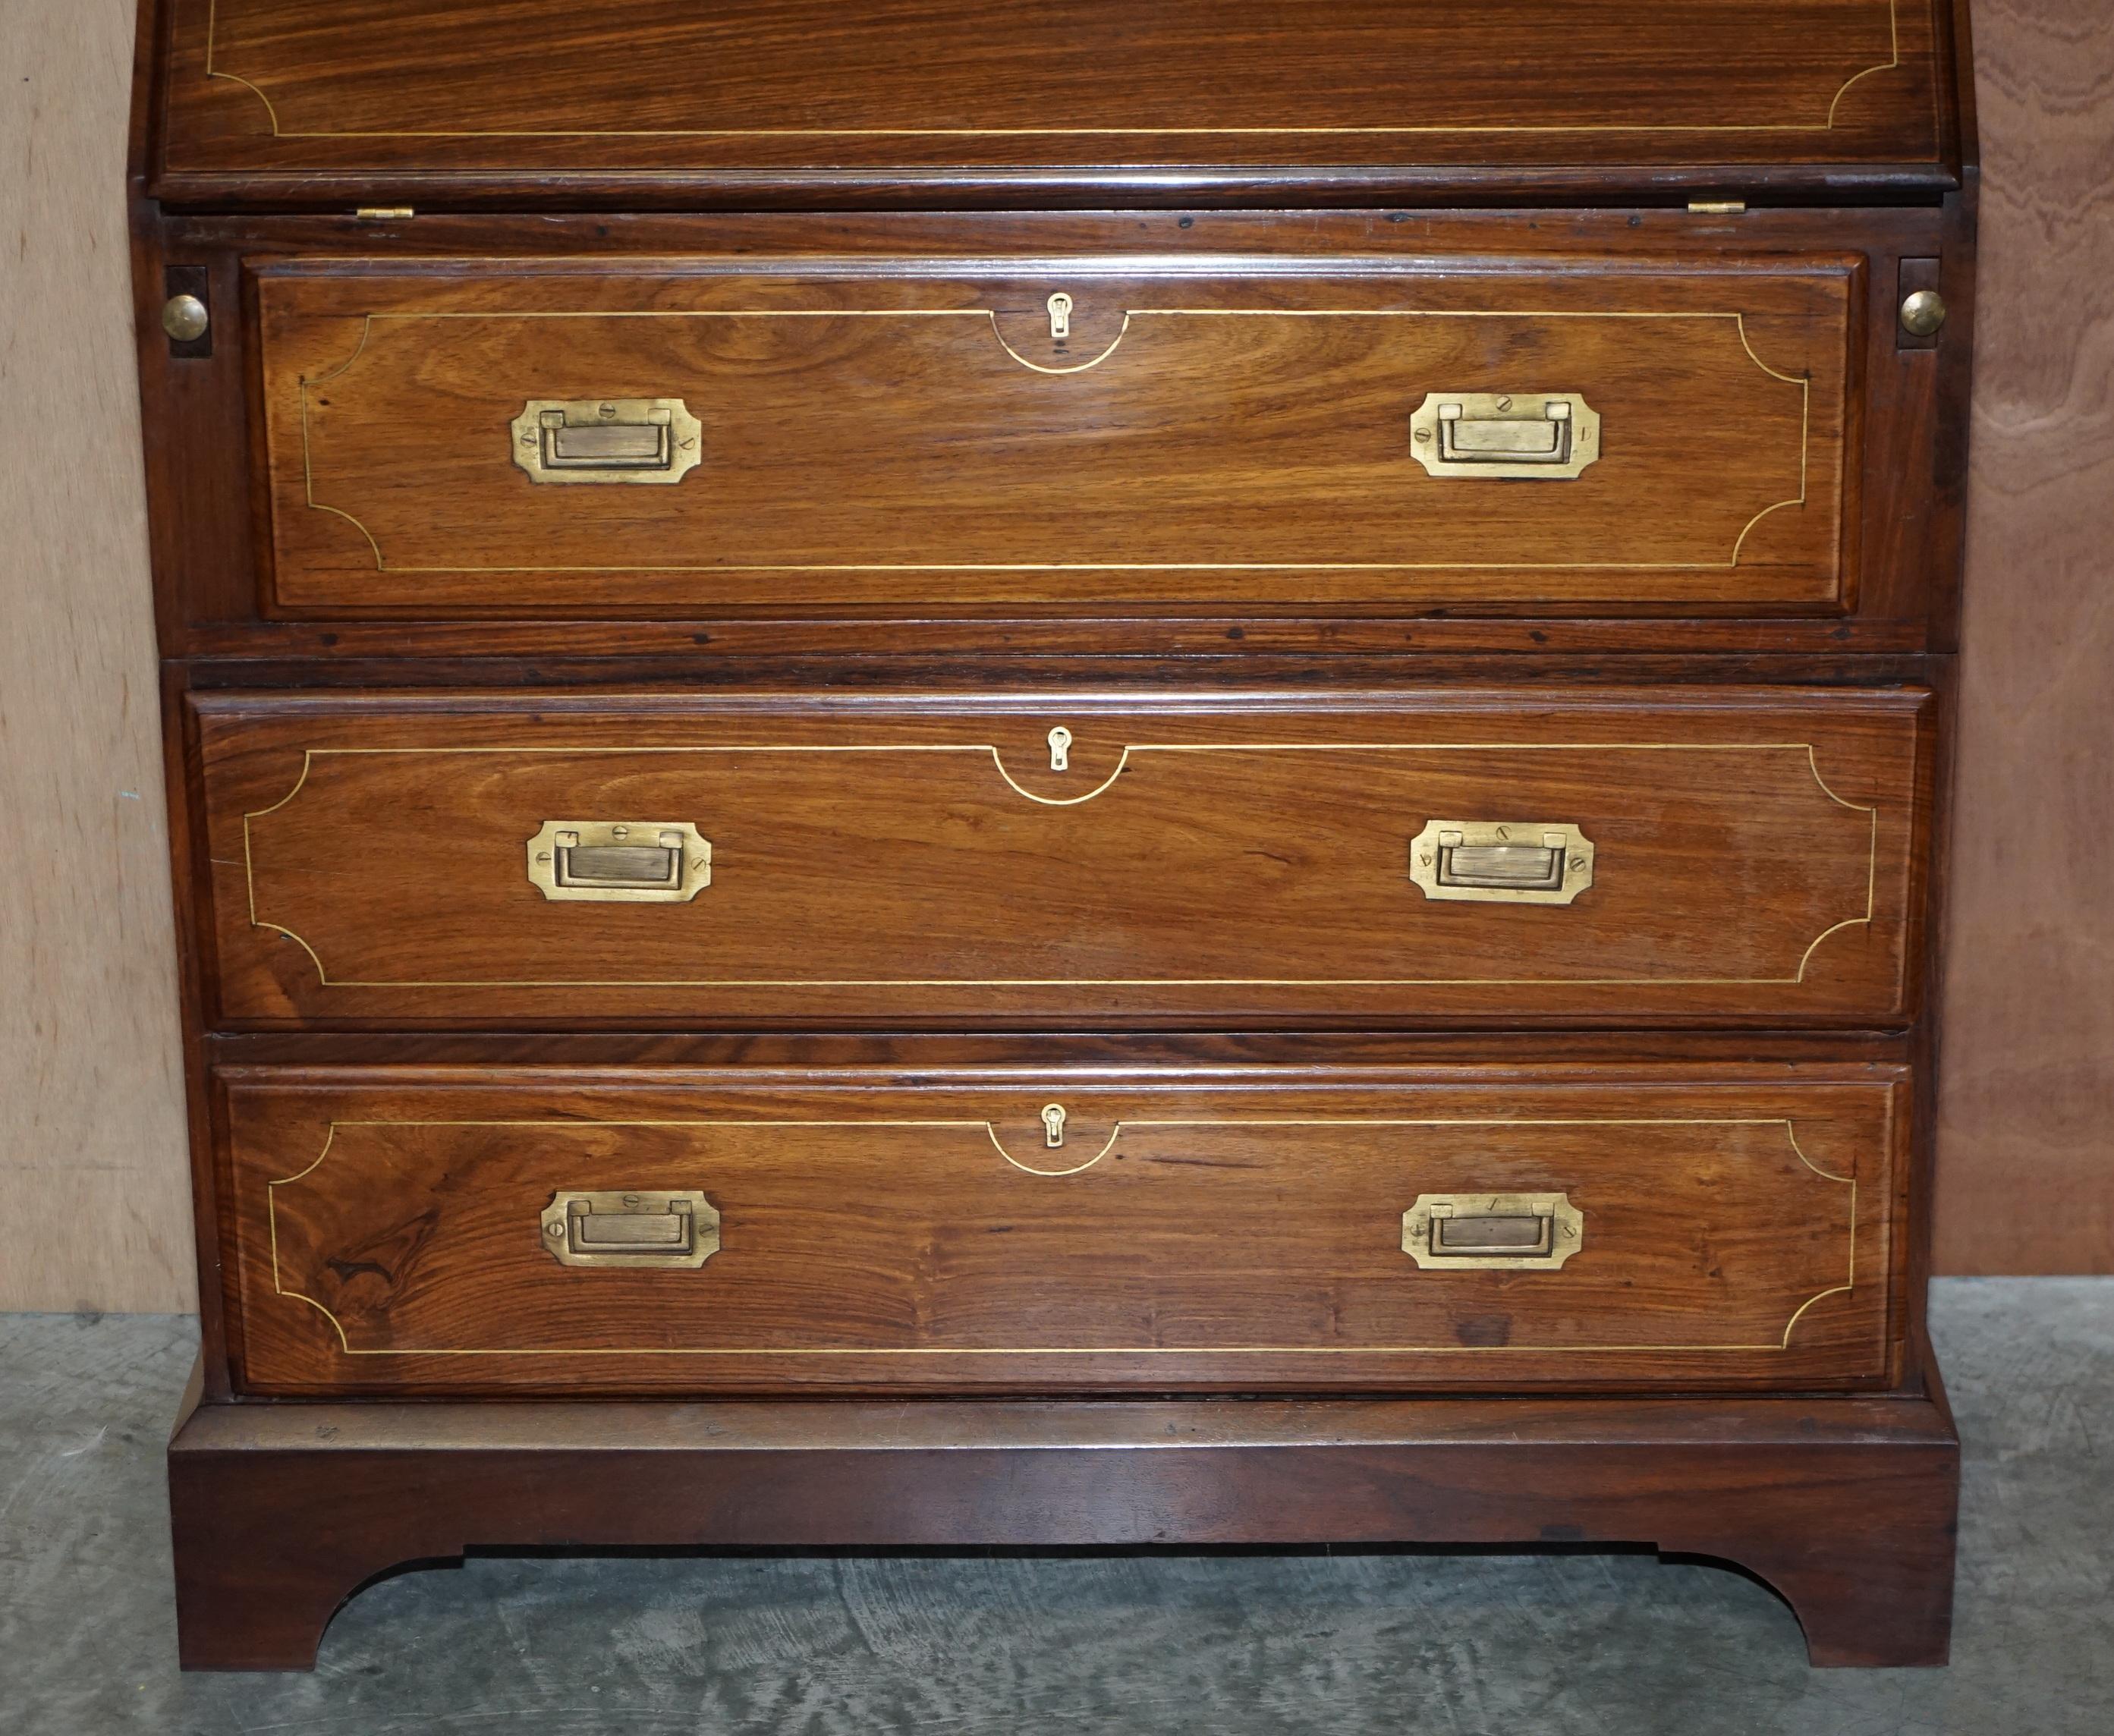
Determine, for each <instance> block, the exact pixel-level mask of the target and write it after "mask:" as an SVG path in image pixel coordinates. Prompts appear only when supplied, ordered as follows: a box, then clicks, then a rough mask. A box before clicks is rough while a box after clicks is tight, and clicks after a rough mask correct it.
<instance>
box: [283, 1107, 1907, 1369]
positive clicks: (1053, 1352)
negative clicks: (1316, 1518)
mask: <svg viewBox="0 0 2114 1736" xmlns="http://www.w3.org/2000/svg"><path fill="white" fill-rule="evenodd" d="M1889 1114H1890V1117H1891V1111H1890V1112H1889ZM340 1127H533V1128H539V1129H542V1130H546V1131H549V1130H551V1129H556V1130H559V1131H565V1132H572V1133H593V1132H595V1131H600V1130H602V1129H606V1128H619V1127H654V1128H736V1129H744V1130H750V1129H757V1128H776V1129H784V1128H788V1127H792V1128H799V1129H803V1130H804V1129H814V1128H831V1129H858V1130H867V1129H872V1128H896V1129H953V1130H960V1129H968V1128H977V1127H981V1128H982V1129H983V1130H984V1131H985V1132H986V1134H987V1135H989V1137H990V1139H991V1144H993V1145H994V1146H995V1147H996V1149H997V1150H998V1153H999V1155H1000V1156H1001V1157H1003V1158H1005V1160H1006V1161H1007V1162H1008V1163H1011V1164H1013V1165H1014V1167H1015V1168H1016V1169H1023V1170H1026V1172H1027V1173H1028V1174H1030V1175H1037V1176H1053V1177H1062V1176H1070V1175H1076V1174H1078V1173H1080V1172H1082V1171H1084V1170H1086V1169H1090V1168H1091V1167H1093V1165H1094V1164H1095V1163H1099V1162H1100V1159H1101V1158H1103V1157H1105V1156H1107V1154H1108V1153H1109V1152H1110V1150H1112V1149H1114V1146H1115V1144H1116V1141H1117V1140H1119V1139H1120V1138H1121V1137H1122V1135H1123V1131H1124V1130H1125V1129H1126V1128H1142V1127H1155V1128H1200V1127H1203V1128H1210V1127H1219V1128H1223V1127H1781V1128H1782V1129H1783V1131H1784V1137H1785V1139H1786V1140H1787V1141H1788V1142H1789V1143H1790V1145H1791V1150H1792V1152H1793V1154H1796V1157H1797V1158H1798V1160H1799V1162H1800V1163H1802V1164H1804V1165H1805V1167H1806V1168H1807V1169H1809V1170H1811V1171H1812V1172H1813V1173H1814V1175H1815V1176H1819V1177H1820V1178H1821V1179H1822V1180H1823V1181H1833V1182H1837V1183H1838V1184H1840V1185H1842V1186H1846V1187H1847V1188H1848V1189H1849V1190H1850V1201H1849V1212H1850V1217H1849V1224H1848V1227H1847V1229H1846V1238H1847V1241H1848V1245H1849V1263H1848V1269H1847V1272H1846V1276H1845V1277H1844V1280H1843V1281H1842V1283H1840V1284H1837V1285H1833V1286H1830V1287H1828V1289H1826V1290H1823V1291H1819V1292H1817V1293H1816V1294H1814V1295H1812V1296H1810V1297H1808V1298H1807V1299H1806V1300H1805V1301H1804V1302H1803V1303H1801V1304H1800V1305H1799V1307H1798V1308H1797V1309H1796V1310H1795V1311H1794V1312H1793V1313H1792V1314H1791V1318H1790V1319H1789V1320H1787V1322H1786V1323H1784V1329H1783V1332H1782V1336H1780V1337H1779V1338H1778V1340H1777V1341H1776V1342H1774V1343H1773V1344H1772V1343H1769V1342H1766V1341H1764V1342H1762V1343H1759V1344H1641V1345H1638V1344H1587V1345H1524V1344H1503V1345H1460V1344H1450V1345H1128V1346H1126V1345H1114V1346H1102V1345H978V1346H955V1345H934V1346H931V1347H904V1346H894V1347H890V1346H881V1347H878V1348H869V1347H864V1346H807V1347H794V1348H789V1349H780V1348H775V1347H774V1348H769V1349H756V1348H730V1349H715V1348H712V1347H711V1346H678V1347H674V1348H669V1347H659V1346H647V1347H642V1348H638V1349H617V1350H599V1349H596V1350H576V1349H568V1348H554V1349H539V1350H400V1349H391V1350H365V1349H355V1348H354V1346H353V1345H352V1342H351V1341H350V1337H349V1336H347V1334H346V1332H345V1326H344V1323H343V1322H341V1320H339V1318H337V1316H336V1314H335V1313H332V1311H331V1310H330V1309H328V1308H327V1307H326V1306H324V1304H322V1303H321V1302H318V1300H316V1299H315V1298H314V1297H313V1296H310V1295H304V1293H303V1292H301V1291H294V1290H288V1289H286V1287H285V1285H284V1282H283V1281H282V1279H281V1273H280V1270H279V1220H278V1196H277V1193H276V1192H275V1191H274V1190H277V1189H278V1188H281V1187H287V1186H292V1185H293V1184H294V1183H295V1182H297V1181H302V1180H304V1178H305V1177H307V1176H309V1175H311V1174H313V1172H315V1170H316V1169H317V1168H318V1167H319V1166H320V1165H321V1164H322V1163H323V1159H324V1158H327V1157H328V1156H329V1155H330V1153H331V1149H332V1146H333V1144H335V1143H336V1139H337V1130H338V1129H339V1128H340ZM264 1200H265V1215H266V1218H267V1222H268V1231H269V1234H268V1240H269V1244H270V1247H271V1250H272V1292H273V1294H274V1295H280V1296H284V1297H286V1298H287V1299H288V1300H291V1301H296V1302H305V1303H306V1304H308V1305H309V1307H311V1308H313V1309H315V1310H316V1312H317V1313H320V1314H321V1315H323V1318H325V1319H326V1320H327V1321H329V1322H330V1323H331V1325H332V1328H333V1329H334V1330H335V1331H336V1334H337V1339H338V1345H339V1348H340V1350H341V1351H342V1352H343V1354H344V1355H347V1356H606V1357H630V1356H788V1357H790V1356H883V1357H887V1356H1192V1357H1210V1356H1444V1355H1488V1354H1491V1353H1494V1352H1495V1353H1502V1352H1506V1351H1513V1352H1521V1353H1526V1354H1530V1355H1543V1356H1568V1355H1593V1354H1608V1353H1618V1354H1630V1353H1636V1354H1647V1353H1655V1354H1666V1355H1682V1354H1695V1353H1699V1352H1700V1353H1721V1352H1732V1351H1739V1352H1755V1351H1785V1350H1789V1349H1790V1348H1791V1334H1792V1332H1794V1331H1795V1330H1796V1327H1797V1325H1798V1323H1799V1322H1800V1320H1801V1319H1802V1318H1804V1317H1805V1313H1806V1312H1807V1310H1809V1309H1811V1308H1812V1307H1814V1304H1817V1303H1819V1302H1823V1301H1825V1300H1827V1299H1828V1297H1830V1296H1837V1295H1847V1294H1849V1293H1850V1292H1851V1291H1853V1290H1854V1289H1855V1286H1856V1278H1857V1267H1856V1261H1857V1225H1858V1217H1857V1209H1858V1207H1857V1183H1856V1181H1855V1178H1854V1177H1852V1176H1837V1175H1834V1174H1832V1173H1830V1172H1828V1171H1827V1170H1823V1169H1822V1168H1820V1167H1819V1166H1817V1165H1816V1164H1814V1163H1813V1161H1812V1160H1811V1159H1810V1158H1808V1157H1807V1156H1806V1155H1805V1152H1804V1151H1803V1150H1802V1149H1801V1148H1800V1146H1799V1143H1798V1138H1797V1135H1796V1131H1794V1128H1793V1124H1792V1120H1791V1117H1788V1116H1729V1117H1705V1116H1694V1117H1690V1116H1668V1117H1652V1116H1637V1117H1590V1116H1581V1117H1494V1116H1489V1117H1414V1118H1410V1117H1403V1118H1396V1117H1366V1116H1352V1117H1312V1118H1305V1117H1292V1118H1278V1117H1252V1118H1250V1117H1239V1118H1224V1119H1177V1120H1165V1121H1162V1120H1137V1119H1133V1120H1119V1121H1117V1122H1115V1123H1114V1128H1113V1131H1111V1132H1110V1135H1109V1140H1108V1144H1106V1145H1105V1146H1104V1147H1103V1148H1102V1149H1101V1152H1100V1154H1099V1155H1098V1156H1096V1158H1093V1159H1092V1160H1091V1162H1090V1163H1084V1164H1081V1165H1079V1166H1078V1168H1077V1169H1073V1170H1055V1171H1047V1170H1027V1167H1026V1166H1025V1165H1023V1164H1021V1163H1018V1161H1017V1160H1016V1159H1015V1158H1014V1157H1013V1156H1012V1155H1011V1154H1009V1152H1008V1151H1007V1150H1006V1149H1005V1147H1004V1144H1003V1143H1002V1142H1001V1141H1000V1139H999V1137H998V1129H997V1128H996V1126H995V1125H994V1124H993V1123H992V1122H990V1121H989V1120H988V1119H986V1120H982V1121H977V1120H975V1119H972V1118H964V1119H959V1120H958V1119H951V1118H942V1119H932V1120H916V1121H887V1120H854V1121H834V1120H831V1121H787V1120H777V1121H716V1120H675V1121H661V1120H652V1121H646V1120H641V1121H597V1122H574V1121H565V1122H552V1121H461V1122H445V1121H442V1122H428V1121H396V1120H376V1121H345V1122H340V1121H336V1120H333V1121H332V1122H331V1124H330V1126H329V1129H328V1131H327V1133H326V1134H325V1135H324V1139H323V1149H322V1150H321V1151H319V1152H318V1153H317V1154H316V1157H315V1159H314V1161H313V1162H312V1163H309V1166H308V1167H306V1168H305V1169H303V1170H301V1171H300V1172H298V1173H297V1174H295V1175H292V1176H285V1177H283V1178H281V1180H279V1181H268V1182H267V1183H266V1184H265V1191H264Z"/></svg>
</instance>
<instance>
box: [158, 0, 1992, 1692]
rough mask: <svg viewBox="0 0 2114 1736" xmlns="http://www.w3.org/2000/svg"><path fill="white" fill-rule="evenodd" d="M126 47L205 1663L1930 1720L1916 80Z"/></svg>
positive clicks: (190, 1442)
mask: <svg viewBox="0 0 2114 1736" xmlns="http://www.w3.org/2000/svg"><path fill="white" fill-rule="evenodd" d="M140 40H141V52H140V100H139V103H138V107H137V112H136V113H137V119H136V126H135V143H134V163H135V180H134V194H135V205H134V209H135V234H136V239H137V248H136V264H137V280H138V286H139V303H140V332H141V336H140V362H141V381H142V391H143V397H144V406H145V412H146V427H147V445H146V460H147V468H148V476H149V484H150V495H151V499H152V503H153V529H154V539H155V542H154V549H155V559H156V570H157V582H158V601H159V610H160V624H161V633H162V649H163V652H164V656H165V659H166V662H165V669H166V683H165V701H166V706H167V735H168V742H169V767H170V776H171V788H172V813H173V814H174V815H175V818H176V826H175V839H174V845H175V847H174V862H175V872H176V883H177V886H178V889H179V894H180V909H181V911H182V913H183V924H182V929H183V962H184V980H185V996H186V1019H187V1021H188V1029H189V1032H190V1051H189V1064H190V1078H191V1086H192V1092H191V1096H192V1105H193V1140H194V1169H195V1174H196V1177H197V1199H198V1205H199V1253H200V1262H201V1269H202V1272H203V1274H204V1284H203V1286H202V1287H203V1290H204V1314H205V1344H204V1354H203V1356H202V1359H201V1364H200V1371H199V1380H198V1382H197V1383H196V1389H195V1392H194V1399H193V1401H192V1403H191V1405H190V1406H189V1407H187V1412H186V1415H185V1419H184V1420H183V1422H182V1423H181V1426H180V1428H179V1431H178V1433H177V1435H176V1439H175V1441H174V1442H173V1444H172V1450H171V1478H172V1499H173V1505H174V1512H175V1523H176V1554H177V1578H178V1586H179V1610H180V1615H181V1632H182V1638H183V1645H184V1650H185V1659H186V1661H187V1662H189V1663H190V1664H192V1665H198V1666H205V1667H216V1666H217V1667H286V1666H287V1665H300V1664H304V1663H305V1662H307V1661H310V1660H312V1659H313V1656H314V1651H315V1647H316V1644H317V1642H318V1637H319V1635H320V1633H321V1630H322V1629H323V1624H325V1623H326V1622H327V1620H328V1618H329V1615H330V1614H331V1612H332V1609H333V1608H334V1607H335V1606H336V1603H337V1602H338V1601H341V1598H342V1597H344V1596H345V1595H346V1594H347V1593H348V1592H350V1590H351V1589H352V1588H354V1587H355V1586H356V1585H357V1584H358V1583H359V1582H361V1581H362V1580H363V1579H364V1578H367V1577H368V1576H369V1575H371V1574H373V1573H375V1572H377V1571H379V1570H380V1569H383V1568H386V1567H388V1566H390V1565H394V1564H395V1563H396V1562H398V1561H400V1560H410V1559H418V1558H426V1557H432V1556H446V1555H451V1554H459V1553H460V1551H462V1550H463V1549H464V1547H466V1546H474V1545H478V1544H495V1545H504V1544H529V1545H538V1544H570V1545H577V1544H588V1545H593V1544H606V1545H611V1546H618V1545H623V1546H633V1545H640V1544H656V1543H658V1544H666V1545H698V1544H730V1545H732V1544H740V1545H752V1544H764V1545H773V1544H776V1545H787V1546H810V1545H831V1546H859V1545H881V1544H935V1545H984V1544H996V1543H1011V1544H1027V1545H1035V1544H1050V1545H1058V1544H1065V1545H1069V1544H1095V1543H1102V1544H1113V1543H1126V1542H1140V1541H1156V1542H1288V1543H1302V1542H1303V1543H1318V1542H1334V1541H1357V1542H1385V1541H1397V1542H1434V1541H1437V1542H1445V1541H1453V1542H1474V1543H1488V1542H1519V1543H1528V1544H1531V1543H1533V1542H1538V1541H1544V1540H1548V1539H1552V1538H1553V1539H1562V1540H1567V1541H1591V1540H1605V1541H1608V1542H1631V1543H1635V1542H1645V1543H1650V1544H1656V1545H1658V1546H1659V1547H1661V1548H1663V1549H1666V1550H1669V1551H1689V1552H1697V1553H1704V1554H1712V1555H1717V1556H1722V1557H1725V1558H1727V1559H1729V1560H1735V1561H1737V1562H1740V1563H1742V1564H1744V1565H1747V1566H1749V1567H1750V1568H1752V1569H1754V1570H1755V1571H1756V1572H1758V1573H1759V1574H1763V1575H1764V1577H1766V1578H1769V1579H1770V1580H1771V1581H1772V1582H1773V1583H1775V1584H1777V1585H1778V1588H1780V1589H1782V1591H1783V1592H1784V1593H1785V1595H1786V1596H1787V1597H1789V1598H1790V1599H1791V1601H1792V1602H1793V1604H1794V1605H1795V1606H1796V1608H1797V1610H1798V1611H1799V1613H1800V1615H1801V1620H1803V1621H1804V1623H1805V1626H1806V1631H1807V1634H1808V1638H1809V1642H1810V1647H1811V1650H1812V1652H1813V1656H1814V1658H1815V1659H1816V1660H1817V1661H1823V1662H1866V1663H1914V1662H1929V1661H1939V1660H1942V1657H1943V1656H1944V1651H1945V1645H1946V1633H1947V1621H1948V1613H1949V1608H1950V1599H1951V1575H1952V1567H1951V1550H1952V1545H1951V1525H1952V1513H1953V1507H1954V1501H1955V1491H1956V1478H1957V1449H1956V1442H1955V1439H1954V1437H1953V1434H1952V1426H1951V1423H1950V1421H1949V1418H1948V1417H1947V1413H1946V1410H1945V1408H1944V1401H1943V1397H1942V1392H1941V1391H1940V1388H1939V1386H1938V1374H1937V1370H1936V1368H1935V1366H1934V1364H1933V1361H1932V1359H1931V1356H1930V1353H1929V1346H1928V1344H1927V1342H1926V1341H1925V1337H1924V1329H1923V1307H1922V1287H1923V1284H1924V1277H1925V1259H1926V1253H1925V1250H1926V1245H1927V1228H1926V1220H1927V1215H1928V1204H1929V1202H1928V1181H1929V1137H1930V1135H1929V1129H1930V1123H1931V1114H1930V1104H1931V1102H1932V1091H1933V1080H1932V1071H1931V1067H1932V1055H1933V1044H1932V1029H1931V1019H1930V1016H1929V1007H1930V1006H1931V1005H1932V1004H1933V999H1934V993H1933V991H1934V988H1935V982H1934V974H1935V971H1936V968H1937V963H1938V959H1937V953H1936V950H1935V948H1934V945H1933V939H1932V936H1933V919H1934V915H1935V910H1936V890H1937V884H1938V873H1939V866H1940V861H1941V856H1942V850H1941V843H1942V836H1943V832H1944V828H1945V825H1946V815H1945V810H1944V805H1943V793H1944V788H1945V782H1946V778H1945V772H1946V762H1947V721H1948V719H1949V716H1950V710H1951V702H1952V701H1951V696H1952V685H1953V675H1952V653H1953V651H1954V639H1955V619H1956V581H1955V574H1956V566H1957V560H1958V550H1959V541H1960V536H1959V532H1960V523H1959V519H1960V479H1961V474H1962V472H1963V468H1964V467H1963V443H1964V439H1965V384H1966V378H1967V368H1968V361H1969V350H1970V346H1969V334H1970V325H1971V314H1972V299H1973V298H1972V290H1973V235H1974V227H1973V216H1974V144H1973V134H1972V125H1971V114H1968V113H1965V112H1964V110H1963V104H1964V93H1965V90H1966V89H1967V83H1966V80H1965V75H1964V72H1963V70H1962V69H1963V68H1964V67H1965V65H1966V39H1965V13H1964V8H1958V9H1956V8H1955V7H1953V6H1952V5H1951V4H1949V3H1947V0H1815V3H1814V4H1813V5H1811V6H1809V7H1802V8H1799V9H1797V10H1796V12H1795V13H1792V14H1787V13H1786V12H1785V11H1783V9H1782V7H1775V6H1771V5H1767V4H1764V3H1762V0H1708V3H1705V4H1703V5H1700V6H1699V7H1691V8H1689V9H1687V11H1685V12H1684V13H1683V14H1682V18H1681V19H1680V20H1679V21H1675V20H1673V19H1671V18H1669V17H1668V16H1666V15H1665V14H1664V12H1663V9H1661V8H1658V7H1650V6H1647V5H1644V4H1642V3H1633V0H1601V3H1599V4H1598V5H1596V6H1594V7H1578V6H1575V5H1568V4H1559V3H1556V0H1512V3H1510V4H1508V5H1507V6H1504V7H1499V8H1497V9H1495V10H1491V9H1488V8H1486V9H1485V11H1482V12H1480V13H1477V14H1476V15H1475V16H1472V17H1467V16H1463V17H1454V16H1451V15H1446V14H1443V13H1436V12H1433V11H1429V10H1428V9H1421V8H1402V7H1397V6H1393V5H1383V4H1379V3H1374V4H1366V5H1349V6H1328V7H1323V6H1309V5H1301V4H1284V5H1276V6H1268V7H1251V8H1247V9H1244V10H1243V11H1242V12H1241V14H1240V16H1239V18H1238V20H1237V21H1231V22H1229V18H1228V15H1227V14H1226V12H1225V10H1224V8H1220V7H1210V6H1206V5H1204V4H1202V3H1201V0H1196V3H1187V4H1178V5H1174V6H1155V7H1149V8H1142V7H1124V6H1121V5H1117V4H1114V3H1110V4H1105V5H1088V6H1085V7H1079V6H1073V7H1067V8H1065V9H1064V11H1063V14H1062V16H1059V14H1058V13H1057V12H1056V11H1054V10H1052V9H1043V8H1036V7H1015V8H1011V9H998V10H994V9H991V8H988V7H966V6H962V5H954V4H939V5H935V4H930V3H920V4H917V5H914V6H913V5H910V4H908V3H894V0H890V3H883V4H878V5H873V6H867V7H858V8H846V7H820V6H813V5H796V6H772V7H764V6H761V5H754V4H748V3H745V0H729V3H724V4H711V5H698V6H685V7H664V8H659V9H656V8H653V7H639V6H638V5H637V4H635V3H633V4H627V5H624V6H618V5H615V4H602V3H599V0H591V3H583V0H568V3H565V4H560V3H558V0H523V3H520V4H517V5H513V6H510V7H506V8H501V9H494V8H492V7H485V6H482V5H478V4H474V3H472V0H377V3H375V4H372V5H368V6H365V7H359V8H355V9H348V10H341V11H326V12H323V13H318V12H316V11H313V9H312V8H309V7H302V6H299V5H297V4H295V0H211V3H208V0H148V3H147V4H146V5H145V7H144V11H143V24H142V32H141V39H140ZM1521 44H1526V45H1527V46H1526V48H1521ZM500 1401H504V1402H500Z"/></svg>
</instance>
